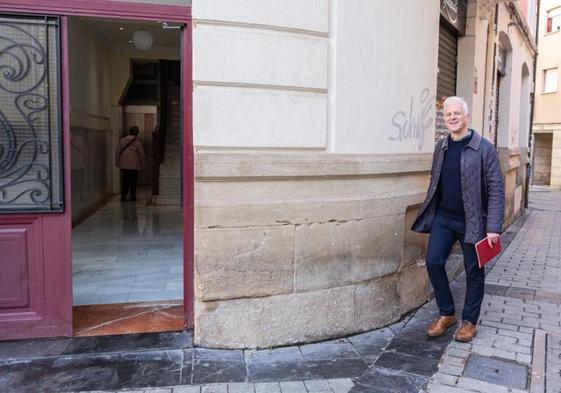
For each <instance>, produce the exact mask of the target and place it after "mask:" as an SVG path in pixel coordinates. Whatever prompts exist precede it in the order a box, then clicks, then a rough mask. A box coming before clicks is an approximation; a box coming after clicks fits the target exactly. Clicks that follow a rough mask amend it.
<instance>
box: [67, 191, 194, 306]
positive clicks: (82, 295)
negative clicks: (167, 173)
mask: <svg viewBox="0 0 561 393" xmlns="http://www.w3.org/2000/svg"><path fill="white" fill-rule="evenodd" d="M139 191H141V193H140V197H139V200H138V201H137V202H136V203H133V202H128V201H127V202H121V201H120V200H119V196H116V197H115V198H113V199H112V200H111V201H110V202H109V203H107V204H106V205H105V206H103V207H102V208H101V209H100V210H98V211H97V212H96V213H94V214H93V215H92V216H90V217H89V218H87V219H86V220H85V221H83V222H82V223H80V224H79V225H78V226H77V227H75V228H74V229H73V230H72V259H73V262H72V264H73V293H74V305H75V306H77V305H89V304H112V303H130V302H145V301H162V300H180V299H183V229H182V213H181V208H180V207H179V206H152V205H147V201H148V198H149V197H148V195H147V191H148V190H146V191H145V192H142V191H143V190H142V189H141V190H139Z"/></svg>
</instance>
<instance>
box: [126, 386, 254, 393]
mask: <svg viewBox="0 0 561 393" xmlns="http://www.w3.org/2000/svg"><path fill="white" fill-rule="evenodd" d="M127 393H128V392H127ZM172 393H201V386H200V385H187V386H176V387H174V388H173V389H172ZM243 393H245V392H243Z"/></svg>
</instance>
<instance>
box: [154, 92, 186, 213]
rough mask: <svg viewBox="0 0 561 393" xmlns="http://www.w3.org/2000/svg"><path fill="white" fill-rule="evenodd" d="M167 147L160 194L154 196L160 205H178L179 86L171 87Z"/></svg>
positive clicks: (179, 172) (179, 151)
mask: <svg viewBox="0 0 561 393" xmlns="http://www.w3.org/2000/svg"><path fill="white" fill-rule="evenodd" d="M168 108H169V111H168V113H167V116H168V117H167V125H168V127H167V130H166V147H165V153H164V162H163V163H162V165H160V195H153V196H152V203H153V204H154V205H159V206H170V205H172V206H178V205H179V204H180V202H181V101H180V98H179V88H178V87H175V88H169V90H168Z"/></svg>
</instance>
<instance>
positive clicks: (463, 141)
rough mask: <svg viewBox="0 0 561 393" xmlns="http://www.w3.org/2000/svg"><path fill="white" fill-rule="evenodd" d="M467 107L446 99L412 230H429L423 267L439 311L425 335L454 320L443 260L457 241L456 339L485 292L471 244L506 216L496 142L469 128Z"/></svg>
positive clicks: (469, 328) (464, 333)
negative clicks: (462, 275) (460, 263)
mask: <svg viewBox="0 0 561 393" xmlns="http://www.w3.org/2000/svg"><path fill="white" fill-rule="evenodd" d="M468 120H469V110H468V106H467V103H466V102H465V100H464V99H463V98H461V97H449V98H448V99H446V101H444V123H445V125H446V128H447V129H448V130H449V131H450V134H449V135H448V137H446V138H444V139H443V140H441V141H440V142H439V143H438V144H437V145H436V148H435V151H434V156H433V162H432V170H431V180H430V185H429V189H428V192H427V197H426V199H425V202H424V203H423V205H422V206H421V209H420V211H419V214H418V216H417V219H416V220H415V223H414V224H413V227H412V229H413V230H414V231H417V232H423V233H430V236H429V245H428V250H427V259H426V261H427V270H428V274H429V278H430V281H431V283H432V286H433V288H434V295H435V297H436V303H437V305H438V308H439V311H440V316H439V317H438V318H437V319H436V320H435V321H433V322H432V323H431V324H430V325H429V327H428V329H427V334H428V335H429V336H430V337H438V336H441V335H442V334H444V332H445V331H446V329H448V328H449V327H450V326H452V325H454V324H455V323H456V316H455V310H454V298H453V297H452V292H451V291H450V285H449V282H448V276H447V274H446V268H445V264H446V260H447V259H448V256H449V254H450V250H451V248H452V245H453V244H454V243H455V242H456V240H458V241H459V242H460V245H461V247H462V252H463V255H464V268H465V272H466V297H465V301H464V309H463V312H462V322H461V324H460V325H459V326H458V328H457V329H456V333H455V334H454V338H455V339H456V340H458V341H463V342H469V341H471V340H472V339H473V337H474V336H475V335H476V333H477V329H476V325H477V321H478V319H479V312H480V310H481V302H482V301H483V295H484V285H485V283H484V281H485V272H484V269H483V268H481V269H480V268H479V266H478V262H477V256H476V253H475V243H477V242H478V241H480V240H481V239H483V238H485V237H487V240H488V242H489V245H490V246H491V247H492V245H493V244H494V243H496V242H497V241H498V239H499V236H500V235H499V234H500V232H501V230H502V225H503V215H504V186H503V180H502V175H501V170H500V165H499V158H498V155H497V152H496V151H495V148H494V146H493V145H492V144H491V142H489V141H488V140H486V139H483V138H482V137H481V135H479V134H478V133H477V132H475V131H474V130H472V129H469V128H468Z"/></svg>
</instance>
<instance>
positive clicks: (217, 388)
mask: <svg viewBox="0 0 561 393" xmlns="http://www.w3.org/2000/svg"><path fill="white" fill-rule="evenodd" d="M201 393H228V385H225V384H220V385H203V386H201Z"/></svg>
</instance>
